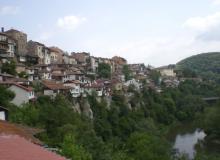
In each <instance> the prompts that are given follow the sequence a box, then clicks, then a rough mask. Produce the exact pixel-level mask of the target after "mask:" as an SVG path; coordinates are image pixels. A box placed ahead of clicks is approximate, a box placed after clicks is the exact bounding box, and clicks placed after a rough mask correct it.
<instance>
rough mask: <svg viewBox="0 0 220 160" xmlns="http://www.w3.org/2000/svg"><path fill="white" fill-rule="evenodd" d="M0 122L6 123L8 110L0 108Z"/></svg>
mask: <svg viewBox="0 0 220 160" xmlns="http://www.w3.org/2000/svg"><path fill="white" fill-rule="evenodd" d="M0 120H3V121H7V120H8V109H6V108H4V107H2V106H0Z"/></svg>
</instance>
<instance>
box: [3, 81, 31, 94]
mask: <svg viewBox="0 0 220 160" xmlns="http://www.w3.org/2000/svg"><path fill="white" fill-rule="evenodd" d="M0 85H7V86H17V87H19V88H21V89H23V90H25V91H28V92H30V91H33V88H32V87H25V86H22V85H20V84H18V83H15V82H13V81H0Z"/></svg>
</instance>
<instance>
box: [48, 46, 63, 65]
mask: <svg viewBox="0 0 220 160" xmlns="http://www.w3.org/2000/svg"><path fill="white" fill-rule="evenodd" d="M63 54H64V51H63V50H61V49H60V48H58V47H50V57H51V63H52V64H62V63H63Z"/></svg>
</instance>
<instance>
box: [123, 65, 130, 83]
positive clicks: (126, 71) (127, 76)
mask: <svg viewBox="0 0 220 160" xmlns="http://www.w3.org/2000/svg"><path fill="white" fill-rule="evenodd" d="M122 73H123V74H124V76H125V80H126V81H127V80H130V79H131V78H132V73H131V70H130V68H129V66H128V65H124V66H123V68H122Z"/></svg>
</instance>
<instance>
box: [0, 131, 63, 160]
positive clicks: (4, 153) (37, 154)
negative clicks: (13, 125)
mask: <svg viewBox="0 0 220 160" xmlns="http://www.w3.org/2000/svg"><path fill="white" fill-rule="evenodd" d="M0 141H1V143H0V148H1V150H0V155H1V159H4V160H21V159H22V160H65V158H64V157H61V156H59V155H57V154H55V153H53V152H50V151H48V150H46V149H44V148H43V147H40V146H38V145H36V144H33V143H31V142H29V141H27V140H26V139H24V138H22V137H19V136H11V135H4V136H0Z"/></svg>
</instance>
